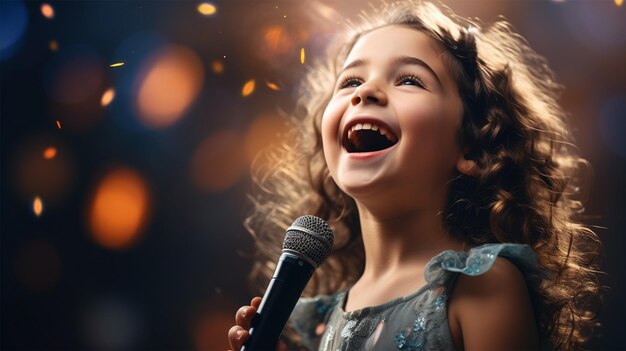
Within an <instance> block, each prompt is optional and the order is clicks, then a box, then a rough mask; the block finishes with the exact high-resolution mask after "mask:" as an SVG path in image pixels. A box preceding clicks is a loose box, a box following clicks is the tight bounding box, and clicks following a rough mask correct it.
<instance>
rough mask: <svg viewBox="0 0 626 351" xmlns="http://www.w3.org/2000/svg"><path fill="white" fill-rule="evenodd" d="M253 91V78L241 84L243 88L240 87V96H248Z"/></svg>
mask: <svg viewBox="0 0 626 351" xmlns="http://www.w3.org/2000/svg"><path fill="white" fill-rule="evenodd" d="M253 91H254V79H252V80H249V81H247V82H246V84H244V85H243V89H241V96H244V97H245V96H248V95H250V94H252V92H253Z"/></svg>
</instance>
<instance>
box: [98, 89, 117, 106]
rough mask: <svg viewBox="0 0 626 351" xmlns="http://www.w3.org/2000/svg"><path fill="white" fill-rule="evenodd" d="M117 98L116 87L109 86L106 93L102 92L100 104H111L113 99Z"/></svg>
mask: <svg viewBox="0 0 626 351" xmlns="http://www.w3.org/2000/svg"><path fill="white" fill-rule="evenodd" d="M114 98H115V89H113V88H109V89H107V90H106V91H105V92H104V94H102V98H100V106H102V107H105V106H109V104H110V103H111V101H113V99H114Z"/></svg>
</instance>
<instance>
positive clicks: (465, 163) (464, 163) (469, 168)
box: [456, 155, 480, 177]
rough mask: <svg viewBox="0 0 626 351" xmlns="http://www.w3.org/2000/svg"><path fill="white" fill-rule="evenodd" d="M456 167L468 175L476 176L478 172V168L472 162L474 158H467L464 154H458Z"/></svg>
mask: <svg viewBox="0 0 626 351" xmlns="http://www.w3.org/2000/svg"><path fill="white" fill-rule="evenodd" d="M456 169H457V170H458V171H459V172H461V173H462V174H465V175H467V176H470V177H476V176H477V175H478V174H480V168H479V167H478V165H477V164H476V162H474V160H468V159H467V158H466V156H465V155H461V156H459V159H458V160H457V161H456Z"/></svg>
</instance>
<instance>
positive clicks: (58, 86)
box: [44, 46, 104, 104]
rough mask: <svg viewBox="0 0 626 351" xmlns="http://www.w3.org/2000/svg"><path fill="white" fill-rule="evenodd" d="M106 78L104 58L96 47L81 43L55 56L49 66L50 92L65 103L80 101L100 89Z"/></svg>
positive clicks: (47, 85) (50, 94)
mask: <svg viewBox="0 0 626 351" xmlns="http://www.w3.org/2000/svg"><path fill="white" fill-rule="evenodd" d="M103 82H104V70H103V67H102V60H101V59H100V56H99V55H98V54H97V53H96V52H95V50H93V49H91V48H89V47H85V46H78V47H72V48H66V49H64V50H62V51H60V52H59V53H58V54H57V55H55V56H53V57H52V60H51V61H50V63H49V64H48V65H47V67H46V77H45V82H44V84H45V88H46V92H47V93H48V96H49V97H50V98H52V99H53V100H54V101H56V102H60V103H63V104H77V103H81V102H83V101H85V99H87V98H88V97H90V96H93V95H95V94H97V93H98V91H99V90H100V89H101V86H102V83H103Z"/></svg>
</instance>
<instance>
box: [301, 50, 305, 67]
mask: <svg viewBox="0 0 626 351" xmlns="http://www.w3.org/2000/svg"><path fill="white" fill-rule="evenodd" d="M304 59H305V56H304V48H302V49H300V63H301V64H304Z"/></svg>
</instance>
